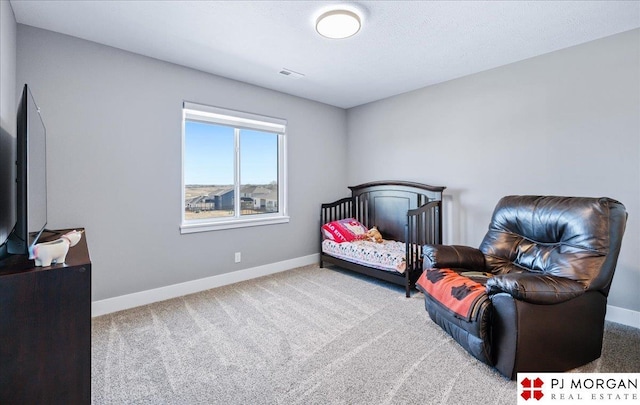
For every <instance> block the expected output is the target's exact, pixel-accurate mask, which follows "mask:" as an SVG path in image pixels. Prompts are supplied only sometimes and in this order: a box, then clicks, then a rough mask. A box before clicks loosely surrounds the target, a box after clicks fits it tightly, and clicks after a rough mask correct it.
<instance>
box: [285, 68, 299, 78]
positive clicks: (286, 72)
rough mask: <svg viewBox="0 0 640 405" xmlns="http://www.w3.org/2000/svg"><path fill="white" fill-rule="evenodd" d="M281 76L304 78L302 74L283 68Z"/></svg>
mask: <svg viewBox="0 0 640 405" xmlns="http://www.w3.org/2000/svg"><path fill="white" fill-rule="evenodd" d="M280 74H281V75H283V76H288V77H290V78H292V79H300V78H302V77H304V75H303V74H302V73H298V72H294V71H293V70H291V69H286V68H282V70H281V71H280Z"/></svg>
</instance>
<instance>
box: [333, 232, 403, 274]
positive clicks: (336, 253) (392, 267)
mask: <svg viewBox="0 0 640 405" xmlns="http://www.w3.org/2000/svg"><path fill="white" fill-rule="evenodd" d="M322 252H323V253H325V254H328V255H330V256H333V257H337V258H338V259H342V260H346V261H349V262H352V263H357V264H361V265H363V266H367V267H372V268H375V269H379V270H386V271H391V272H397V273H404V271H405V269H406V266H407V263H406V246H405V244H404V243H402V242H398V241H393V240H383V241H382V243H376V242H371V241H367V240H356V241H353V242H342V243H336V242H334V241H332V240H329V239H325V240H324V241H323V242H322Z"/></svg>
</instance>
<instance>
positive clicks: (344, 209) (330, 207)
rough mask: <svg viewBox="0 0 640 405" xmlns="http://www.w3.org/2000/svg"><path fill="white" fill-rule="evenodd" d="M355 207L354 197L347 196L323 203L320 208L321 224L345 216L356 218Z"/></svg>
mask: <svg viewBox="0 0 640 405" xmlns="http://www.w3.org/2000/svg"><path fill="white" fill-rule="evenodd" d="M355 208H356V207H355V199H354V197H346V198H342V199H340V200H338V201H334V202H331V203H326V204H322V206H321V208H320V225H322V224H326V223H328V222H332V221H339V220H341V219H345V218H356V217H357V213H356V209H355ZM356 219H357V218H356Z"/></svg>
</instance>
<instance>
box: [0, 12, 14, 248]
mask: <svg viewBox="0 0 640 405" xmlns="http://www.w3.org/2000/svg"><path fill="white" fill-rule="evenodd" d="M17 104H18V100H17V99H16V19H15V17H14V15H13V10H12V9H11V4H10V3H9V2H8V1H0V165H1V166H0V190H11V192H10V193H0V212H2V215H1V216H0V243H3V242H4V241H5V239H6V238H7V236H8V235H9V232H11V228H12V227H13V223H14V221H15V209H16V208H15V204H14V203H13V201H14V200H15V186H14V184H15V183H14V181H13V179H14V178H15V168H14V167H15V166H14V165H13V162H14V161H15V137H16V107H17ZM5 213H12V215H10V216H5Z"/></svg>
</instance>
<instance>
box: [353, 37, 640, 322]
mask: <svg viewBox="0 0 640 405" xmlns="http://www.w3.org/2000/svg"><path fill="white" fill-rule="evenodd" d="M639 52H640V30H634V31H629V32H626V33H622V34H619V35H615V36H611V37H608V38H604V39H601V40H597V41H593V42H590V43H586V44H582V45H579V46H575V47H572V48H568V49H565V50H561V51H557V52H554V53H550V54H547V55H543V56H539V57H536V58H532V59H528V60H525V61H522V62H518V63H514V64H511V65H507V66H503V67H499V68H496V69H493V70H490V71H486V72H483V73H479V74H475V75H472V76H467V77H464V78H460V79H457V80H452V81H450V82H446V83H442V84H440V85H435V86H431V87H427V88H424V89H421V90H417V91H414V92H411V93H406V94H403V95H400V96H396V97H392V98H389V99H385V100H382V101H378V102H374V103H371V104H367V105H363V106H360V107H356V108H353V109H350V110H349V111H348V115H347V126H348V137H349V139H348V145H349V147H348V148H349V151H350V153H351V155H354V154H355V153H356V152H357V153H358V155H359V156H363V159H366V161H367V162H369V163H368V164H362V162H358V161H356V160H350V161H349V167H348V173H349V183H359V182H363V181H368V180H378V179H381V178H393V179H403V180H415V181H420V182H425V183H428V184H434V185H443V186H447V187H448V188H447V190H445V193H447V206H446V207H445V209H446V211H445V217H446V220H447V223H446V224H445V227H446V231H447V235H446V236H445V237H446V240H447V241H448V242H450V243H458V244H469V245H472V246H478V245H479V244H480V242H481V240H482V237H483V236H484V234H485V232H486V229H487V226H488V224H489V220H490V216H491V212H492V210H493V208H494V206H495V204H496V202H497V201H498V199H499V198H500V197H502V196H504V195H508V194H556V195H578V196H596V197H599V196H608V197H612V198H615V199H618V200H620V201H622V202H623V203H624V204H625V205H626V207H627V211H628V213H629V220H628V223H627V231H626V234H625V237H624V242H623V246H622V252H621V255H620V259H619V262H618V268H617V272H616V275H615V278H614V281H613V286H612V289H611V295H610V300H609V304H611V305H614V306H618V307H622V308H626V309H631V310H635V311H639V310H640V294H638V287H639V286H640V256H639V255H640V249H638V246H640V54H639ZM374 162H378V163H374Z"/></svg>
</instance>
